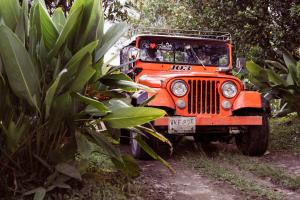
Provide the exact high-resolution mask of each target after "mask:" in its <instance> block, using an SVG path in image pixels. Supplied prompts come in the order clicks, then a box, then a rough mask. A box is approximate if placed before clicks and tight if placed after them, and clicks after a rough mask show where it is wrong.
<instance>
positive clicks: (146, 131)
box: [137, 126, 173, 153]
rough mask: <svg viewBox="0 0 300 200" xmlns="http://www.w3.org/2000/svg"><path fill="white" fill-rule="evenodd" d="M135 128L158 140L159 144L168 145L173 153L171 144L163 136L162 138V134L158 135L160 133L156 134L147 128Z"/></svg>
mask: <svg viewBox="0 0 300 200" xmlns="http://www.w3.org/2000/svg"><path fill="white" fill-rule="evenodd" d="M137 128H138V129H140V130H142V131H143V132H144V133H146V134H150V135H152V136H153V137H154V138H156V139H158V140H160V141H161V142H163V143H166V144H168V145H169V146H170V148H171V153H172V151H173V150H172V144H171V142H170V141H169V140H168V139H167V138H166V137H165V136H163V135H162V134H160V133H158V132H156V131H154V130H152V129H150V128H147V127H145V126H137Z"/></svg>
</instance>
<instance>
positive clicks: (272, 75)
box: [266, 69, 287, 86]
mask: <svg viewBox="0 0 300 200" xmlns="http://www.w3.org/2000/svg"><path fill="white" fill-rule="evenodd" d="M266 71H267V74H268V79H269V81H270V82H272V83H274V84H275V85H284V86H287V82H286V81H285V80H284V79H282V78H281V77H280V76H279V75H278V74H276V73H275V72H274V71H273V70H271V69H267V70H266Z"/></svg>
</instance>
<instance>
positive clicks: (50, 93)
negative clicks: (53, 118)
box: [45, 70, 67, 118]
mask: <svg viewBox="0 0 300 200" xmlns="http://www.w3.org/2000/svg"><path fill="white" fill-rule="evenodd" d="M66 72H67V70H63V71H61V72H60V74H59V75H58V77H57V78H56V79H55V81H54V82H53V83H52V84H51V86H50V87H49V89H48V90H47V92H46V97H45V105H46V116H45V117H46V118H48V117H49V114H50V109H51V106H52V102H53V98H54V96H55V93H56V91H57V87H58V84H59V82H60V79H61V77H62V75H63V74H64V73H66Z"/></svg>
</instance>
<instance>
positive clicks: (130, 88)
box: [100, 78, 156, 93]
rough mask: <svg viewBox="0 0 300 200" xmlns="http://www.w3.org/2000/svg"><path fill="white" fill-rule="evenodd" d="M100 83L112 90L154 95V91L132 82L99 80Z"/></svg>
mask: <svg viewBox="0 0 300 200" xmlns="http://www.w3.org/2000/svg"><path fill="white" fill-rule="evenodd" d="M100 81H101V83H103V84H105V85H107V86H110V87H113V88H121V89H123V90H124V91H127V92H135V91H136V89H140V90H145V91H147V92H149V93H156V91H155V90H154V89H152V88H150V87H148V86H145V85H142V84H139V83H135V82H133V81H127V80H116V79H106V78H104V79H100Z"/></svg>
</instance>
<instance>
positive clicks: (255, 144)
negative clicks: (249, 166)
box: [235, 114, 270, 156]
mask: <svg viewBox="0 0 300 200" xmlns="http://www.w3.org/2000/svg"><path fill="white" fill-rule="evenodd" d="M262 120H263V124H262V125H261V126H250V127H248V131H247V132H244V133H240V134H238V135H237V136H236V137H235V141H236V144H237V147H238V149H239V150H240V151H241V152H242V153H243V154H244V155H247V156H262V155H264V153H265V152H266V151H267V149H268V142H269V133H270V129H269V120H268V117H267V115H266V114H264V115H262Z"/></svg>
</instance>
